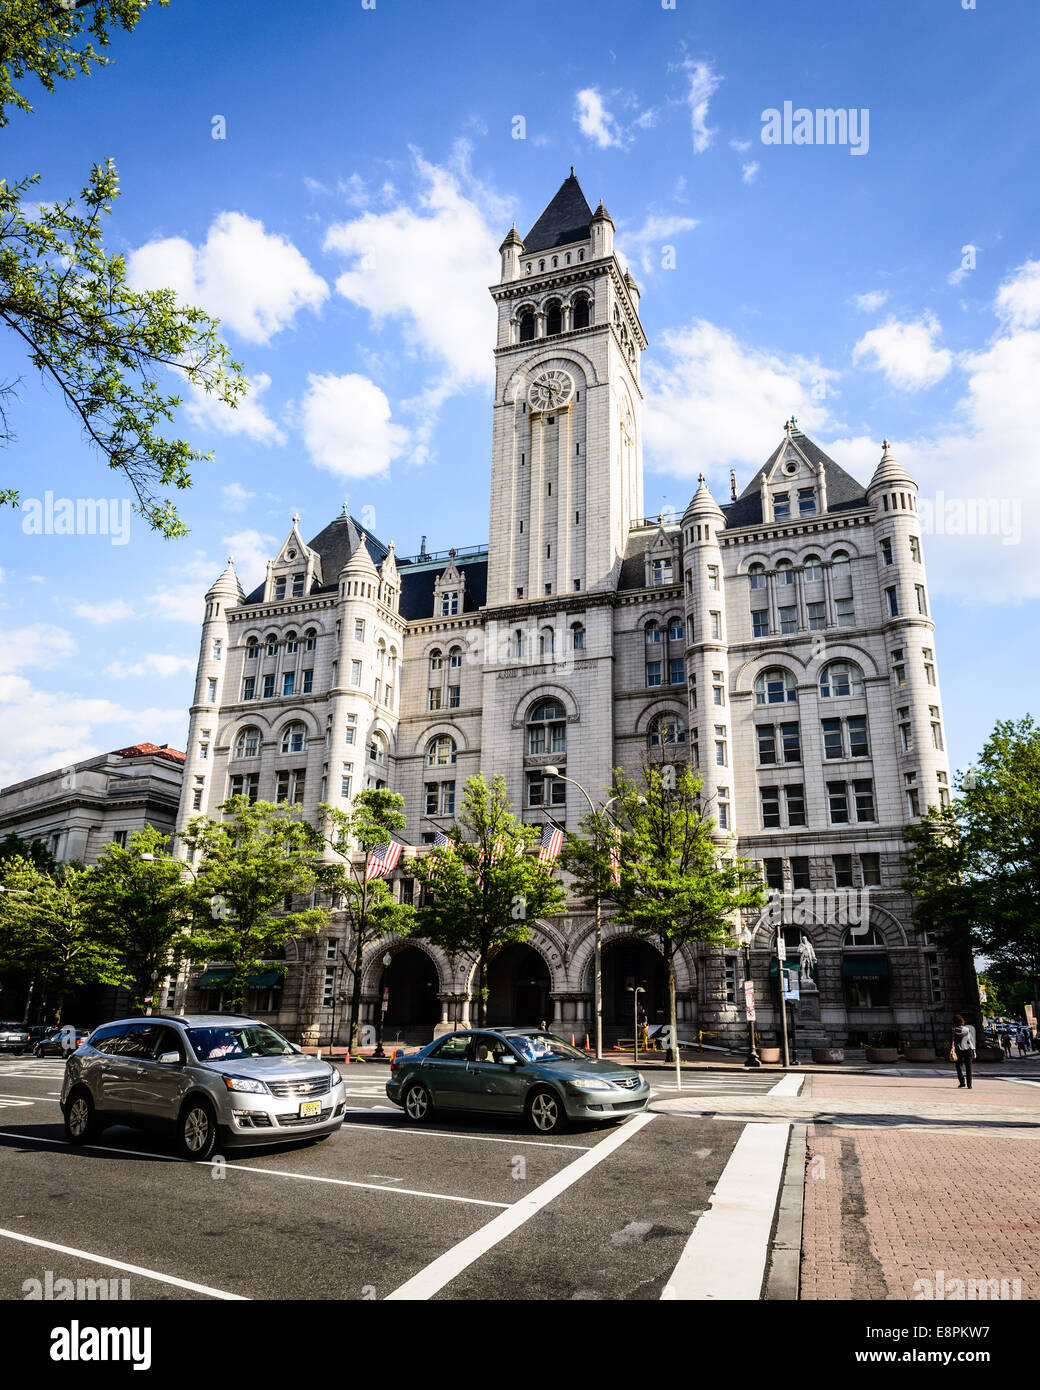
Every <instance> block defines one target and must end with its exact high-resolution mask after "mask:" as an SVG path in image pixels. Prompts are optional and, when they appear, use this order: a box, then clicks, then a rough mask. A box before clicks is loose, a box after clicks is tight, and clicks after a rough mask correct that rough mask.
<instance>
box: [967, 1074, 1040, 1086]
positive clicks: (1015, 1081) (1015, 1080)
mask: <svg viewBox="0 0 1040 1390" xmlns="http://www.w3.org/2000/svg"><path fill="white" fill-rule="evenodd" d="M976 1074H977V1073H976ZM984 1080H986V1081H1009V1082H1010V1083H1011V1084H1012V1085H1013V1086H1040V1081H1029V1080H1027V1079H1026V1078H1025V1077H1024V1076H992V1077H990V1076H987V1077H985V1078H984Z"/></svg>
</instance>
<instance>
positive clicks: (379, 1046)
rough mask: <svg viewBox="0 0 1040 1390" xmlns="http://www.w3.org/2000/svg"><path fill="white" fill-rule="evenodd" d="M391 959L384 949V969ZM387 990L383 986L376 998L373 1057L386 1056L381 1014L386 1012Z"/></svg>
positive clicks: (386, 968)
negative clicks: (381, 991) (380, 993)
mask: <svg viewBox="0 0 1040 1390" xmlns="http://www.w3.org/2000/svg"><path fill="white" fill-rule="evenodd" d="M392 960H393V956H392V955H391V954H390V952H389V951H386V952H385V953H384V955H383V969H384V970H389V968H390V962H391V961H392ZM389 992H390V991H389V990H388V989H385V988H384V990H383V994H382V996H381V997H380V999H379V1000H378V1009H379V1015H378V1017H377V1019H376V1050H375V1052H373V1053H372V1056H373V1057H385V1056H386V1053H385V1052H384V1051H383V1016H384V1014H385V1013H386V997H387V996H388V995H389Z"/></svg>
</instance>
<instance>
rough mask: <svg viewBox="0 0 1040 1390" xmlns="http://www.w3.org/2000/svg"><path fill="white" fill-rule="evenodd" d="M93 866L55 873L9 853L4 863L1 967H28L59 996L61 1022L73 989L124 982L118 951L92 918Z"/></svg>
mask: <svg viewBox="0 0 1040 1390" xmlns="http://www.w3.org/2000/svg"><path fill="white" fill-rule="evenodd" d="M90 872H91V871H90V870H89V869H81V868H74V867H72V866H70V865H63V866H62V867H61V868H60V869H59V870H58V872H57V873H56V874H55V875H54V876H51V875H50V874H47V873H43V872H41V871H40V870H39V869H38V868H37V867H36V865H35V864H32V863H30V862H29V860H27V859H9V860H7V861H6V862H5V863H4V864H3V866H2V877H3V883H2V886H3V888H4V890H5V891H4V892H3V893H0V971H3V970H8V969H20V970H27V971H28V972H29V973H30V974H31V975H32V976H33V977H34V979H35V980H37V981H38V982H39V984H40V986H41V987H42V989H43V992H44V994H45V995H47V996H48V997H49V998H51V999H52V1000H54V1001H55V1002H54V1004H53V1011H52V1016H51V1021H52V1022H54V1023H56V1024H57V1023H60V1022H61V1009H62V1003H63V998H64V995H65V994H66V993H67V992H68V991H69V990H70V989H75V988H77V987H78V986H80V985H88V984H94V983H97V982H100V983H102V984H118V983H119V982H120V974H119V966H118V962H117V960H116V957H115V954H114V952H113V951H112V950H111V948H110V947H109V946H107V945H106V944H105V943H104V942H103V941H101V940H100V939H99V938H98V936H97V933H96V932H95V931H94V930H93V928H92V925H91V922H90V918H89V912H88V882H89V879H90Z"/></svg>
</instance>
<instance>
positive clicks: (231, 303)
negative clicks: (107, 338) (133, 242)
mask: <svg viewBox="0 0 1040 1390" xmlns="http://www.w3.org/2000/svg"><path fill="white" fill-rule="evenodd" d="M128 266H129V278H130V280H131V282H132V283H133V284H134V285H136V286H138V287H139V288H142V289H158V288H163V287H166V288H169V289H172V290H175V291H176V292H177V295H178V297H179V298H180V299H182V300H184V301H185V302H186V303H189V304H197V305H199V306H201V307H202V308H204V309H206V310H207V311H208V312H209V313H211V314H213V315H214V316H215V317H217V318H219V319H220V320H221V322H222V323H223V324H225V325H226V326H227V327H228V328H230V329H231V330H232V331H233V332H235V333H237V334H238V335H239V337H242V338H245V339H246V340H247V341H249V342H251V343H269V342H270V341H271V339H272V338H273V337H274V336H275V334H277V333H280V332H281V331H282V330H283V329H285V328H288V327H289V326H290V325H291V324H292V322H293V320H294V319H295V317H296V315H297V313H299V311H300V310H301V309H304V308H309V309H312V310H318V309H320V307H321V305H322V303H323V301H324V300H325V299H326V298H327V296H328V293H329V288H328V285H326V283H325V281H324V280H323V279H322V278H321V276H320V275H317V274H316V273H315V272H314V271H313V270H312V269H311V266H310V264H309V262H308V261H307V259H306V257H305V256H303V255H302V254H301V253H300V252H299V251H298V250H297V249H296V247H295V246H294V245H293V244H292V242H291V241H290V240H289V239H288V238H287V237H284V236H280V235H278V234H277V233H275V232H267V231H265V230H264V224H263V223H262V222H260V221H258V220H257V219H255V218H252V217H246V216H245V214H244V213H241V212H222V213H220V214H219V215H218V216H217V217H216V218H215V219H214V221H213V224H212V226H211V227H210V229H209V232H208V234H207V236H206V240H205V242H204V243H203V244H202V245H201V246H200V247H198V248H196V247H194V246H192V244H191V242H189V241H187V240H185V238H183V237H166V238H163V239H162V240H157V241H150V242H148V243H147V244H146V245H144V246H141V247H139V248H138V249H137V250H136V251H134V252H133V253H132V254H131V256H130V257H129V262H128Z"/></svg>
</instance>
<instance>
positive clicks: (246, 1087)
mask: <svg viewBox="0 0 1040 1390" xmlns="http://www.w3.org/2000/svg"><path fill="white" fill-rule="evenodd" d="M223 1081H224V1085H225V1086H226V1087H227V1088H228V1090H229V1091H251V1092H252V1093H253V1094H254V1095H261V1096H266V1095H267V1094H268V1090H267V1087H266V1086H265V1085H264V1083H263V1082H262V1081H254V1080H253V1078H252V1077H251V1076H225V1077H224V1078H223Z"/></svg>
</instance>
